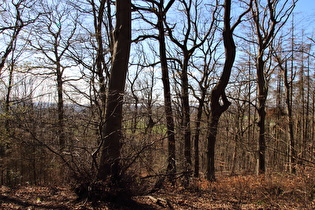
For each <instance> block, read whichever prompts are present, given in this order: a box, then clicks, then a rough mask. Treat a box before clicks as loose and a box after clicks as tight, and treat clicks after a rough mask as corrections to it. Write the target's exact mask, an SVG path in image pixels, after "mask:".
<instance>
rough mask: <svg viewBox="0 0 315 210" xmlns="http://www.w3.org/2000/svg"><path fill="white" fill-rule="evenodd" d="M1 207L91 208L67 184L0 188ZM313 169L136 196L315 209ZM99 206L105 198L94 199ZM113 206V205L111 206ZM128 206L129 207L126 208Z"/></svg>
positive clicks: (199, 182)
mask: <svg viewBox="0 0 315 210" xmlns="http://www.w3.org/2000/svg"><path fill="white" fill-rule="evenodd" d="M0 189H1V191H0V192H1V194H0V195H1V198H2V200H1V199H0V209H1V208H6V209H8V208H9V209H24V208H29V209H30V207H32V208H31V209H43V208H55V209H59V208H62V209H94V208H95V206H94V207H93V206H92V204H91V203H88V202H83V203H82V201H81V203H79V202H78V201H76V200H75V198H76V197H75V196H74V194H73V192H71V191H70V190H69V189H68V190H66V188H43V187H20V188H19V189H9V188H4V187H2V188H0ZM314 195H315V170H314V169H313V168H301V169H299V170H298V172H297V174H296V175H288V174H279V173H273V174H268V175H265V176H254V175H248V176H230V177H218V181H217V182H208V181H207V180H204V179H192V181H191V184H190V187H189V188H188V189H184V188H183V187H180V186H175V187H173V186H170V185H168V184H165V187H164V188H163V189H162V190H160V191H159V192H156V193H153V194H151V195H145V196H136V197H134V200H135V201H136V202H138V203H139V206H142V207H144V206H145V207H147V208H142V209H315V200H314V198H315V197H314ZM94 205H96V206H97V207H98V208H101V209H106V208H107V207H108V208H109V207H110V204H109V203H108V202H107V203H106V202H99V203H97V204H95V203H94ZM111 209H113V208H111ZM126 209H128V208H126Z"/></svg>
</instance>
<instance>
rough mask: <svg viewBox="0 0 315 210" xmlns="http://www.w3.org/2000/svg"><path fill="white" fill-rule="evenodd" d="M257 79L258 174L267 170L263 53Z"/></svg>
mask: <svg viewBox="0 0 315 210" xmlns="http://www.w3.org/2000/svg"><path fill="white" fill-rule="evenodd" d="M257 80H258V84H257V85H258V108H257V109H258V117H259V121H258V128H259V137H258V159H257V164H258V165H257V174H264V173H265V171H266V163H265V153H266V138H265V133H266V129H265V124H266V123H265V121H266V99H267V94H268V88H267V86H266V85H267V84H266V80H265V74H264V61H263V58H262V55H260V56H259V57H258V59H257Z"/></svg>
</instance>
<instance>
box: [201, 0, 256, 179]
mask: <svg viewBox="0 0 315 210" xmlns="http://www.w3.org/2000/svg"><path fill="white" fill-rule="evenodd" d="M251 3H252V1H250V4H249V9H247V10H246V11H245V12H243V13H242V14H241V15H240V16H239V17H238V19H237V20H236V22H235V23H234V24H233V25H232V26H231V5H232V2H231V0H225V1H224V29H223V42H224V47H225V62H224V67H223V71H222V74H221V77H220V79H219V81H218V82H217V84H216V85H215V87H214V88H213V89H212V91H211V97H210V101H211V118H210V122H209V131H208V136H207V140H208V153H207V160H208V165H207V179H208V180H210V181H214V180H215V165H214V163H215V159H214V158H215V143H216V136H217V131H218V124H219V119H220V117H221V115H222V113H224V112H225V111H226V110H227V109H228V108H229V106H230V105H231V102H230V101H229V100H228V99H227V96H226V93H225V89H226V87H227V85H228V82H229V79H230V75H231V71H232V68H233V63H234V60H235V55H236V46H235V43H234V38H233V32H234V30H235V28H236V27H237V25H238V24H240V23H241V21H242V18H243V16H245V15H246V14H247V13H248V12H249V10H250V8H251Z"/></svg>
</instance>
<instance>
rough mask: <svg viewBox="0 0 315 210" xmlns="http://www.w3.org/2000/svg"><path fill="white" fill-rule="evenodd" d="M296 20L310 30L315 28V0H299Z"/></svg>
mask: <svg viewBox="0 0 315 210" xmlns="http://www.w3.org/2000/svg"><path fill="white" fill-rule="evenodd" d="M294 13H295V17H296V21H297V22H298V23H300V24H302V26H306V27H308V30H311V31H314V29H315V0H299V1H298V2H297V5H296V8H295V12H294Z"/></svg>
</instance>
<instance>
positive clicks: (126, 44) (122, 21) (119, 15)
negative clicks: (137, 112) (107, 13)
mask: <svg viewBox="0 0 315 210" xmlns="http://www.w3.org/2000/svg"><path fill="white" fill-rule="evenodd" d="M113 36H114V44H113V58H112V68H111V72H110V73H111V75H110V81H109V87H108V88H109V90H108V91H109V93H108V99H107V105H106V119H105V120H106V121H105V125H104V128H103V139H102V141H103V144H102V148H101V158H100V165H99V170H98V174H97V177H98V179H100V180H106V178H107V177H111V179H112V181H113V182H114V183H113V184H116V183H117V182H119V181H120V176H121V165H120V150H121V146H122V138H123V136H122V131H121V128H122V105H123V96H124V91H125V83H126V76H127V71H128V61H129V55H130V45H131V1H130V0H117V1H116V26H115V30H114V31H113Z"/></svg>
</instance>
